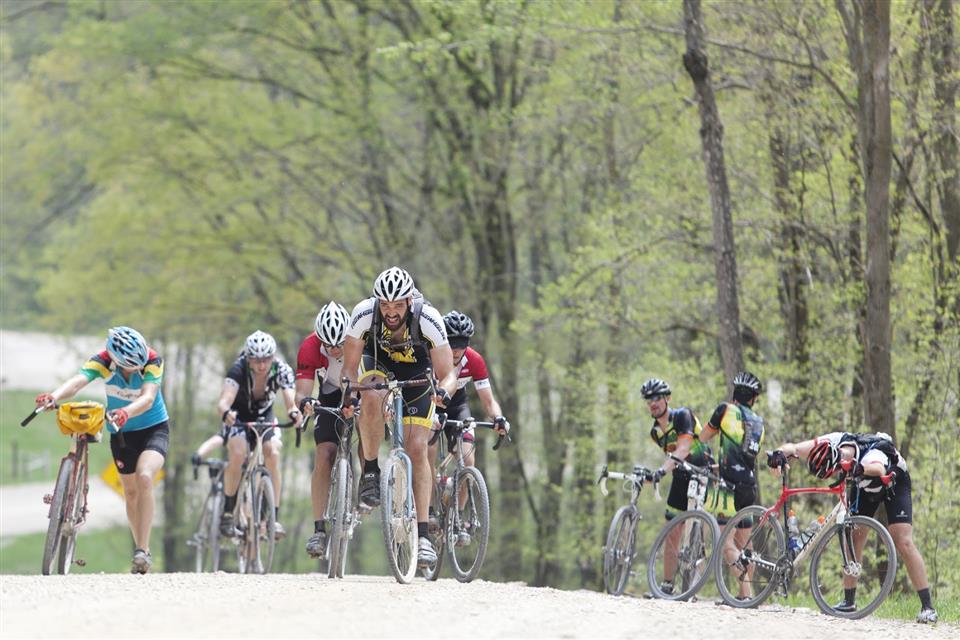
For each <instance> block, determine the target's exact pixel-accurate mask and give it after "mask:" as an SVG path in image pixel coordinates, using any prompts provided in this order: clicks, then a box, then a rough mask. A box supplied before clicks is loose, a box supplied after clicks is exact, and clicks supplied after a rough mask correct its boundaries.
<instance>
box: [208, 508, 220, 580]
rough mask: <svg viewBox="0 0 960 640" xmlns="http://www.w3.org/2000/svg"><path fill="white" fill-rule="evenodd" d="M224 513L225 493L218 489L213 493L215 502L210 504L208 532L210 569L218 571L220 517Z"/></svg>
mask: <svg viewBox="0 0 960 640" xmlns="http://www.w3.org/2000/svg"><path fill="white" fill-rule="evenodd" d="M222 515H223V493H222V492H221V491H216V492H214V494H213V502H212V503H211V505H210V522H209V525H208V526H209V529H208V532H207V541H208V542H209V543H210V550H209V553H208V555H209V556H210V562H209V563H208V564H209V566H210V571H212V572H214V573H216V572H217V571H219V570H220V551H221V549H220V517H221V516H222Z"/></svg>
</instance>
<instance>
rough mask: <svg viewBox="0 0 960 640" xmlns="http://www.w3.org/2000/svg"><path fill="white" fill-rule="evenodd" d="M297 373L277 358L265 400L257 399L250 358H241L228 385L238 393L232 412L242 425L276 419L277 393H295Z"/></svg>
mask: <svg viewBox="0 0 960 640" xmlns="http://www.w3.org/2000/svg"><path fill="white" fill-rule="evenodd" d="M293 380H294V376H293V369H291V368H290V366H289V365H288V364H287V363H286V362H283V361H282V360H278V359H276V358H274V360H273V364H271V365H270V371H269V372H268V373H267V383H266V389H265V393H264V395H263V397H262V398H260V399H256V398H254V397H253V372H252V371H250V366H249V364H248V363H247V357H246V356H240V357H239V358H237V359H236V360H235V361H234V363H233V366H231V367H230V370H229V371H227V377H226V379H225V380H224V382H225V383H226V384H228V385H230V386H232V387H234V388H235V389H236V390H237V397H236V398H234V400H233V404H232V405H230V410H231V411H236V412H237V420H238V421H239V422H256V421H257V420H258V419H264V420H270V419H272V418H273V400H274V398H276V397H277V392H278V391H280V390H282V389H293Z"/></svg>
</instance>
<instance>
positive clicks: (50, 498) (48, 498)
mask: <svg viewBox="0 0 960 640" xmlns="http://www.w3.org/2000/svg"><path fill="white" fill-rule="evenodd" d="M52 502H53V494H50V493H45V494H43V504H51V503H52Z"/></svg>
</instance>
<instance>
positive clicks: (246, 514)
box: [234, 479, 257, 573]
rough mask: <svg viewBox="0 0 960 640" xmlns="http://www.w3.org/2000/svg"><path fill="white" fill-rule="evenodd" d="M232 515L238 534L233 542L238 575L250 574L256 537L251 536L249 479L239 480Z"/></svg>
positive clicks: (250, 482) (250, 486)
mask: <svg viewBox="0 0 960 640" xmlns="http://www.w3.org/2000/svg"><path fill="white" fill-rule="evenodd" d="M234 514H235V517H234V527H235V528H236V529H237V530H238V531H239V532H240V534H239V536H238V539H236V540H235V542H236V551H237V571H238V572H239V573H250V572H251V571H253V567H252V566H250V562H251V559H253V558H254V557H255V556H256V550H255V548H254V547H255V546H256V545H257V536H254V535H252V531H253V521H254V517H253V482H252V481H251V480H249V479H248V480H246V481H243V480H241V483H240V490H239V492H238V493H237V505H236V507H235V509H234Z"/></svg>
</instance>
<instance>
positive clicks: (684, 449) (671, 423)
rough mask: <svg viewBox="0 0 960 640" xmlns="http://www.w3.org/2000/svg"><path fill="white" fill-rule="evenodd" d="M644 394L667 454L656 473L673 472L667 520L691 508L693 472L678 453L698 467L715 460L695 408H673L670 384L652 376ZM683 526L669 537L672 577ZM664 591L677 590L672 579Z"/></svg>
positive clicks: (658, 441)
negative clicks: (702, 437) (689, 494)
mask: <svg viewBox="0 0 960 640" xmlns="http://www.w3.org/2000/svg"><path fill="white" fill-rule="evenodd" d="M640 394H641V395H642V396H643V399H644V400H646V402H647V408H648V409H649V410H650V416H651V417H652V418H653V426H652V427H651V428H650V438H651V439H652V440H653V441H654V442H655V443H656V444H657V446H658V447H660V449H662V450H663V452H664V453H665V454H666V455H667V457H666V460H664V462H663V465H662V466H661V467H660V469H658V470H657V472H656V474H655V476H656V477H657V478H662V477H663V476H665V475H666V474H667V473H669V472H671V471H673V481H672V482H671V483H670V494H669V495H668V497H667V510H666V513H665V514H664V517H665V519H666V520H672V519H673V517H674V515H675V514H674V510H675V511H686V510H687V486H688V485H689V484H690V474H689V473H687V472H686V471H684V470H683V469H682V468H677V463H676V461H675V460H674V459H673V458H672V457H671V454H672V455H673V456H676V457H677V458H680V459H681V460H687V461H688V462H689V463H690V464H692V465H696V466H698V467H703V466H707V465H709V464H710V463H711V462H712V458H711V455H710V447H708V446H707V445H705V444H704V443H703V442H701V441H700V434H701V431H702V428H701V426H700V420H698V419H697V416H696V415H694V413H693V411H691V410H690V409H687V408H686V407H679V408H677V409H671V408H670V385H668V384H667V383H666V382H665V381H663V380H661V379H659V378H651V379H650V380H647V381H646V382H644V383H643V386H641V387H640ZM682 535H683V529H682V528H677V529H675V530H674V531H672V532H671V533H670V535H669V538H668V539H667V550H668V551H667V552H668V558H670V559H671V560H672V562H673V564H672V565H670V564H668V566H667V567H666V568H667V571H666V575H667V576H668V577H669V576H672V575H673V571H674V570H675V569H676V564H675V563H676V560H675V559H676V554H677V549H678V546H679V541H680V537H681V536H682ZM660 588H661V589H662V590H663V592H664V593H667V594H671V593H673V582H672V580H665V581H664V582H662V583H661V584H660Z"/></svg>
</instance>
